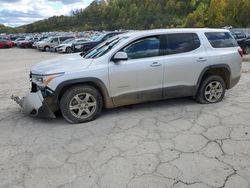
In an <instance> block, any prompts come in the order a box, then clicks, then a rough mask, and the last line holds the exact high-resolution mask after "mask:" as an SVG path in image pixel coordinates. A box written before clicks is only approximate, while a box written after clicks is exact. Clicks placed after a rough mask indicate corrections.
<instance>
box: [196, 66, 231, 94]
mask: <svg viewBox="0 0 250 188" xmlns="http://www.w3.org/2000/svg"><path fill="white" fill-rule="evenodd" d="M208 75H218V76H221V77H222V79H223V80H224V81H225V84H226V89H229V88H230V78H231V69H230V67H229V65H227V64H219V65H210V66H207V67H205V68H204V69H203V70H202V72H201V74H200V76H199V79H198V82H197V84H196V91H195V93H196V94H197V92H198V91H199V88H200V85H201V83H202V81H203V80H204V78H206V76H208Z"/></svg>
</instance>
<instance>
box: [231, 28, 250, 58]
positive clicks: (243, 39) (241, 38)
mask: <svg viewBox="0 0 250 188" xmlns="http://www.w3.org/2000/svg"><path fill="white" fill-rule="evenodd" d="M232 35H233V36H234V38H235V39H236V41H237V43H238V44H239V46H240V47H241V48H242V50H243V53H244V54H249V53H250V40H249V39H248V38H247V35H246V34H245V33H242V32H233V33H232Z"/></svg>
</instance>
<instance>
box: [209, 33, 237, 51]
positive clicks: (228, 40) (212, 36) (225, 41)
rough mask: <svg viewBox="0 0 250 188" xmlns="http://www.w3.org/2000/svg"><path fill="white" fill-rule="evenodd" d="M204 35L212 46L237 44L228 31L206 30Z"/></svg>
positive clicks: (233, 45) (234, 45) (220, 46)
mask: <svg viewBox="0 0 250 188" xmlns="http://www.w3.org/2000/svg"><path fill="white" fill-rule="evenodd" d="M205 35H206V37H207V39H208V40H209V42H210V44H211V45H212V47H214V48H229V47H236V46H238V44H237V42H236V41H235V39H234V38H233V36H232V35H231V34H230V33H229V32H207V33H205Z"/></svg>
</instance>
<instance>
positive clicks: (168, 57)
mask: <svg viewBox="0 0 250 188" xmlns="http://www.w3.org/2000/svg"><path fill="white" fill-rule="evenodd" d="M242 55H243V54H242V49H241V48H240V47H239V46H238V44H237V42H236V41H235V39H234V38H233V36H232V35H231V34H230V32H229V31H228V30H224V29H164V30H149V31H140V32H132V33H125V34H122V35H119V36H115V37H113V38H111V39H109V40H108V41H105V42H103V43H102V44H100V45H99V46H97V47H96V48H95V49H93V50H91V51H90V52H88V53H87V54H85V56H84V57H82V56H80V55H79V54H71V55H67V56H63V57H61V58H59V59H54V60H47V61H45V62H42V63H39V64H36V65H34V66H33V67H32V68H31V73H30V77H31V83H32V90H31V93H29V94H28V95H27V96H26V97H24V98H22V99H20V98H19V97H17V96H12V98H13V99H14V100H15V101H16V102H17V103H19V104H20V105H21V106H22V107H23V109H24V112H25V113H26V114H31V115H33V116H40V117H55V115H54V112H56V111H57V110H59V109H60V110H61V112H62V115H63V117H64V118H65V119H66V120H67V121H68V122H70V123H82V122H87V121H91V120H94V119H95V118H96V117H98V115H100V113H101V111H102V109H103V108H114V107H117V106H123V105H130V104H135V103H142V102H147V101H154V100H162V99H169V98H176V97H187V96H191V97H195V98H196V100H197V101H198V102H200V103H202V104H209V103H217V102H220V101H221V100H222V99H223V97H224V95H225V91H226V90H227V89H231V88H232V87H234V86H235V85H236V84H237V83H238V82H239V80H240V77H241V66H242ZM166 110H167V109H166Z"/></svg>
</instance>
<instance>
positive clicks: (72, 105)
mask: <svg viewBox="0 0 250 188" xmlns="http://www.w3.org/2000/svg"><path fill="white" fill-rule="evenodd" d="M102 106H103V102H102V96H101V94H100V93H99V91H98V90H97V89H95V88H94V87H91V86H88V85H86V86H76V87H73V88H71V89H69V90H67V91H66V92H65V93H64V94H63V96H62V98H61V101H60V109H61V112H62V115H63V117H64V118H65V119H66V121H68V122H69V123H84V122H88V121H92V120H94V119H96V118H97V117H98V115H100V113H101V111H102Z"/></svg>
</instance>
